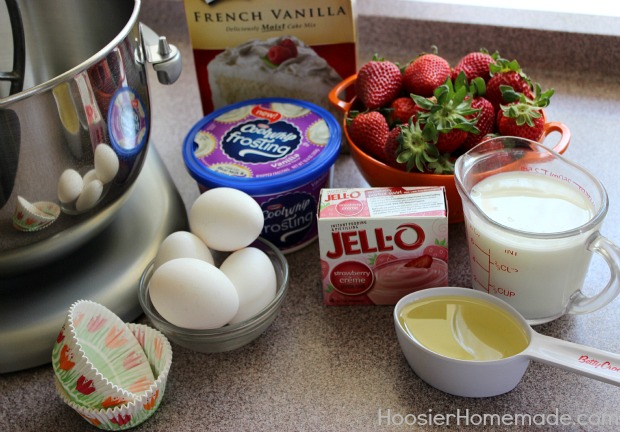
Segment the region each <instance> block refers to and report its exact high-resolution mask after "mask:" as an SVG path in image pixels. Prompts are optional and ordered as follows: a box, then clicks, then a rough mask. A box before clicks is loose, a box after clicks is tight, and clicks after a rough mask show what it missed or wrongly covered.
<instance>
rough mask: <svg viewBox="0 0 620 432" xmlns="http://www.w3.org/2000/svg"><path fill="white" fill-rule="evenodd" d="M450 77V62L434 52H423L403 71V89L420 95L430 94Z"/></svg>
mask: <svg viewBox="0 0 620 432" xmlns="http://www.w3.org/2000/svg"><path fill="white" fill-rule="evenodd" d="M449 77H450V64H449V63H448V61H447V60H445V59H444V58H442V57H440V56H438V55H436V54H423V55H421V56H419V57H417V58H416V59H414V60H413V61H412V62H411V63H409V65H408V66H407V67H406V68H405V72H403V86H404V87H405V90H407V91H408V92H410V93H414V94H416V95H420V96H425V97H426V96H432V95H433V92H434V91H435V89H436V88H437V87H439V86H440V85H442V84H443V83H444V81H445V80H446V78H449Z"/></svg>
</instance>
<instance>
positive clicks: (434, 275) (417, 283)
mask: <svg viewBox="0 0 620 432" xmlns="http://www.w3.org/2000/svg"><path fill="white" fill-rule="evenodd" d="M318 229H319V247H320V254H321V271H322V281H323V283H322V285H323V296H324V300H325V304H327V305H366V304H377V305H393V304H396V303H397V302H398V300H399V299H401V298H402V297H403V296H405V295H406V294H409V293H411V292H413V291H417V290H420V289H424V288H431V287H439V286H448V207H447V200H446V195H445V189H444V188H443V187H392V188H387V187H385V188H349V189H322V190H321V196H320V203H319V208H318Z"/></svg>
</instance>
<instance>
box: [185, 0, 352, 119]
mask: <svg viewBox="0 0 620 432" xmlns="http://www.w3.org/2000/svg"><path fill="white" fill-rule="evenodd" d="M184 3H185V12H186V18H187V24H188V28H189V34H190V39H191V43H192V48H193V52H194V63H195V65H196V73H197V78H198V85H199V87H200V95H201V99H202V106H203V109H204V112H205V113H209V112H211V111H212V110H214V109H218V108H222V107H224V106H227V105H230V104H232V103H236V102H241V101H244V100H248V99H255V98H261V97H290V98H295V99H301V100H305V101H307V102H312V103H314V104H316V105H319V106H322V107H324V108H326V109H328V110H330V109H331V108H332V107H331V106H330V104H329V102H328V98H327V94H328V93H329V91H330V90H331V89H332V88H333V87H334V86H335V85H336V84H338V83H339V82H340V81H342V79H343V78H346V77H348V76H350V75H353V74H354V73H355V71H356V63H355V55H356V54H355V32H354V24H353V23H354V18H353V10H352V2H351V0H314V1H311V2H310V1H307V0H287V1H281V0H245V1H216V2H209V1H204V0H184Z"/></svg>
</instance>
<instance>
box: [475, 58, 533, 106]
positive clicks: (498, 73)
mask: <svg viewBox="0 0 620 432" xmlns="http://www.w3.org/2000/svg"><path fill="white" fill-rule="evenodd" d="M489 68H490V70H491V78H490V79H489V82H488V83H487V86H486V93H485V97H486V98H487V99H488V100H489V101H490V102H491V103H492V104H493V108H494V109H495V111H496V112H497V111H498V110H499V106H500V105H501V104H503V103H505V102H508V101H507V100H505V99H504V98H503V95H502V86H509V87H512V89H513V90H514V91H515V92H517V93H523V94H524V95H525V96H527V97H528V98H531V97H532V96H533V94H532V88H531V83H530V80H529V78H528V77H527V75H525V74H524V73H523V71H522V70H521V67H520V66H519V63H517V61H516V60H513V61H511V62H509V61H508V60H506V59H501V58H500V59H497V60H496V61H495V63H492V64H491V65H489Z"/></svg>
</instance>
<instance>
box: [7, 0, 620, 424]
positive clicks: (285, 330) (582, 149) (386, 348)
mask: <svg viewBox="0 0 620 432" xmlns="http://www.w3.org/2000/svg"><path fill="white" fill-rule="evenodd" d="M377 3H378V2H377ZM358 6H359V9H358V14H359V15H358V20H357V26H358V35H359V61H360V62H363V61H365V60H367V59H369V58H370V56H371V55H372V53H373V52H380V53H381V54H383V55H384V56H385V57H388V58H394V59H395V60H401V61H403V60H406V59H408V58H410V57H411V56H412V55H414V54H415V53H417V52H419V51H422V50H427V49H428V47H429V46H430V45H432V44H435V45H438V46H439V48H440V53H442V54H443V55H444V56H446V57H447V58H448V60H450V61H451V62H454V61H456V60H457V59H458V57H459V56H460V55H463V54H464V53H466V52H467V51H469V50H475V49H478V48H479V47H482V46H484V47H487V48H488V49H490V50H495V49H498V50H499V51H500V52H501V53H502V54H503V55H504V56H505V57H510V56H512V57H514V58H518V59H520V61H521V63H522V65H524V67H526V70H527V72H528V73H529V74H530V75H531V76H533V77H536V78H537V80H538V81H540V82H541V83H542V85H543V87H545V88H546V87H553V88H555V90H556V94H555V96H554V97H553V100H552V104H551V106H550V107H549V108H548V109H547V117H548V118H549V119H550V120H553V121H561V122H563V123H565V124H566V125H567V126H568V127H569V128H570V130H571V136H572V140H571V144H570V147H569V149H568V151H567V152H566V154H565V155H566V157H568V158H569V159H571V160H572V161H574V162H577V163H579V164H581V165H583V166H584V167H586V168H587V169H589V170H591V171H592V172H593V173H594V174H595V175H596V176H597V177H598V178H599V179H600V180H601V181H602V183H603V184H604V185H605V186H606V188H607V191H608V193H609V198H610V206H609V213H608V216H607V219H606V222H605V224H604V225H603V229H602V231H603V233H604V234H605V235H606V236H607V237H608V238H610V239H611V240H612V241H614V242H616V243H618V244H620V224H619V223H618V221H620V187H618V186H619V185H620V183H619V182H618V178H617V171H616V166H615V161H617V160H620V140H619V138H618V134H617V132H616V130H615V127H616V125H617V118H618V113H619V112H620V75H619V74H618V73H617V71H616V69H617V65H618V64H619V62H620V59H619V58H618V56H619V55H620V54H618V51H619V50H618V49H617V47H618V46H619V44H620V40H619V39H618V36H617V35H613V34H593V33H588V32H584V33H579V32H572V31H567V30H565V29H564V30H562V29H559V30H558V29H553V31H545V30H538V29H536V28H527V26H522V27H520V26H519V20H518V15H513V14H511V15H510V17H511V20H510V22H511V25H510V27H498V26H494V25H485V24H479V23H459V22H458V19H455V20H445V19H440V18H435V17H433V16H428V14H427V15H424V16H421V14H420V15H416V12H415V2H413V3H412V4H407V6H406V7H404V9H403V11H404V13H406V14H405V15H403V16H402V17H387V16H385V17H384V18H383V19H382V20H377V19H375V18H373V7H376V4H374V6H373V4H370V3H369V2H367V1H360V2H358ZM448 9H449V8H448ZM556 18H558V19H561V18H566V17H563V16H560V15H558V16H557V17H556ZM141 20H142V21H143V22H144V23H146V24H148V25H149V26H151V27H152V28H153V29H154V30H156V31H157V32H158V33H160V34H162V35H166V36H167V37H168V40H169V41H170V42H171V43H173V44H175V45H177V46H178V47H179V48H180V49H181V51H182V54H183V66H184V73H183V74H182V76H181V79H180V80H179V81H178V82H177V83H175V84H174V85H173V86H170V87H164V86H161V85H159V84H157V83H155V85H152V86H151V88H152V93H153V97H152V99H153V130H152V141H153V143H154V145H155V147H156V148H157V150H158V152H159V154H160V155H161V156H162V158H163V160H164V162H165V163H166V166H167V167H168V170H169V171H170V173H171V175H172V177H173V179H174V182H175V184H176V186H177V188H178V189H179V191H180V193H181V195H182V198H183V200H184V202H185V204H186V205H187V206H189V205H190V204H191V203H192V202H193V200H194V199H195V198H196V197H197V196H198V190H197V187H196V184H195V182H194V181H193V180H192V179H191V178H190V177H189V175H188V174H187V173H186V171H185V168H184V166H183V162H182V159H181V152H180V148H181V141H182V139H183V137H184V136H185V134H186V133H187V131H188V130H189V128H190V127H191V126H192V125H193V124H194V123H195V122H196V121H198V120H199V119H200V118H201V117H202V112H201V107H200V101H199V97H198V88H197V84H196V79H195V72H194V63H193V57H192V54H191V48H190V46H189V40H188V35H187V27H186V24H185V17H184V12H183V4H182V2H181V1H179V0H144V3H143V10H142V12H141ZM455 21H457V22H455ZM565 27H566V28H570V25H569V24H566V22H565ZM601 33H603V32H601ZM405 47H406V48H405ZM543 47H544V48H543ZM614 49H615V51H614ZM151 82H154V80H151ZM553 139H554V138H553V137H549V140H553ZM363 185H366V183H365V182H364V180H363V179H362V178H361V176H360V174H359V173H358V172H357V170H356V168H355V165H354V164H353V162H352V161H351V160H350V158H349V156H348V155H346V154H343V155H342V156H341V157H340V159H339V160H338V162H337V164H336V169H335V176H334V186H363ZM449 243H450V257H449V260H450V261H449V265H450V270H449V283H450V285H453V286H471V285H470V269H469V262H468V256H467V245H466V242H465V232H464V227H463V224H455V225H451V226H450V229H449ZM318 256H319V250H318V244H317V243H316V242H315V243H313V244H311V245H309V246H308V247H306V248H304V249H302V250H300V251H298V252H295V253H292V254H289V255H288V256H287V257H288V260H289V263H290V269H291V281H290V282H291V283H290V291H289V294H288V296H287V298H286V300H285V303H284V306H283V309H282V311H281V314H280V316H279V317H278V319H277V320H276V321H275V322H274V323H273V324H272V325H271V327H270V328H269V329H268V330H267V331H266V333H265V334H264V335H262V336H261V337H260V338H258V339H257V340H255V341H254V342H252V343H251V344H249V345H247V346H245V347H243V348H241V349H239V350H236V351H233V352H229V353H223V354H202V353H195V352H192V351H190V350H187V349H184V348H182V347H179V346H176V345H175V346H173V350H174V361H173V365H172V370H171V373H170V378H169V380H168V387H167V389H166V395H165V397H164V400H163V402H162V405H161V406H160V408H159V410H158V412H157V413H156V414H155V415H154V416H153V417H152V418H151V419H150V420H148V422H147V423H145V424H143V425H141V426H139V427H137V428H136V429H135V430H144V431H183V430H188V431H189V430H213V431H215V430H217V431H225V430H226V431H242V430H245V431H250V430H251V431H284V430H311V431H341V430H357V431H367V430H382V429H388V430H389V429H407V430H416V429H418V428H419V427H421V425H420V424H418V425H407V424H406V423H407V422H412V421H413V419H414V417H417V419H418V421H423V420H425V419H427V418H428V417H425V418H423V416H428V415H429V414H434V415H461V418H460V422H461V423H460V427H459V429H462V428H464V427H465V424H466V423H465V422H466V421H467V419H469V421H470V426H471V425H474V424H481V422H482V421H483V416H484V415H493V414H497V415H498V416H499V417H501V416H504V415H514V414H523V415H530V416H532V417H533V420H534V421H540V420H541V419H542V418H543V417H545V420H546V421H548V422H549V421H553V420H554V417H553V416H555V415H558V414H559V415H562V414H566V415H569V416H570V417H571V418H572V419H574V420H578V416H582V417H581V418H580V420H582V421H585V422H587V421H588V420H590V424H586V425H579V424H577V423H575V424H572V425H569V426H564V427H563V430H617V426H615V427H614V426H597V425H596V424H592V423H593V422H597V421H602V420H601V419H603V417H604V416H615V415H620V414H619V413H618V406H617V405H618V401H619V400H620V389H619V388H618V387H615V386H612V385H609V384H604V383H601V382H598V381H595V380H592V379H588V378H586V377H583V376H580V375H577V374H573V373H569V372H566V371H563V370H561V369H558V368H554V367H551V366H548V365H545V364H541V363H531V364H530V366H529V369H528V370H527V372H526V374H525V376H524V377H523V380H522V381H521V383H520V384H519V385H518V386H517V387H516V388H515V389H514V390H513V391H511V392H509V393H507V394H504V395H501V396H497V397H493V398H486V399H468V398H460V397H454V396H450V395H447V394H444V393H442V392H440V391H438V390H436V389H434V388H432V387H430V386H429V385H427V384H426V383H424V382H423V381H422V380H420V379H419V378H418V377H417V376H416V375H415V373H414V372H413V371H412V370H411V369H410V367H409V366H408V364H407V362H406V360H405V358H404V356H403V355H402V352H401V350H400V348H399V346H398V343H397V341H396V337H395V333H394V328H393V323H392V307H383V306H377V307H326V306H324V305H323V301H322V294H321V287H320V276H319V275H320V265H319V259H318ZM607 278H608V270H607V267H606V265H605V264H604V263H603V262H602V260H601V259H598V258H595V260H594V262H593V265H592V267H591V270H590V272H589V274H588V277H587V285H588V287H592V288H588V292H593V291H594V290H596V289H598V287H601V286H602V284H604V283H605V281H606V280H607ZM141 321H143V322H144V321H146V320H145V318H141ZM619 324H620V299H616V300H615V301H613V302H612V303H611V304H609V305H608V306H606V307H605V308H604V309H602V310H600V311H598V312H595V313H592V314H588V315H582V316H564V317H562V318H559V319H557V320H555V321H553V322H551V323H548V324H545V325H542V326H537V327H536V330H537V331H539V332H540V333H542V334H545V335H549V336H553V337H558V338H561V339H565V340H569V341H573V342H577V343H582V344H585V345H589V346H593V347H596V348H600V349H603V350H608V351H613V352H620V325H619ZM467 415H469V417H466V416H467ZM584 415H585V416H584ZM499 417H497V418H499ZM497 418H496V419H497ZM455 421H456V420H455V418H454V417H453V422H452V424H453V425H454V422H455ZM398 423H401V424H400V425H399V424H398ZM427 427H428V428H431V427H429V426H427ZM439 427H441V426H432V428H439ZM513 427H514V426H512V427H511V426H508V425H505V426H498V425H497V423H495V424H491V420H489V419H487V424H486V426H479V427H478V429H479V430H503V429H506V430H508V429H512V428H513ZM549 427H550V426H547V427H543V429H546V428H549ZM89 429H92V430H96V429H95V428H91V427H89V425H88V424H87V423H86V422H85V421H84V420H83V419H81V418H80V417H79V416H78V415H77V414H76V413H75V412H73V411H72V410H71V409H70V408H69V407H67V406H65V405H64V404H63V403H62V402H61V400H60V399H59V398H58V397H57V396H56V394H55V390H54V385H53V371H52V368H51V366H50V365H46V366H41V367H37V368H33V369H28V370H25V371H21V372H14V373H10V374H5V375H3V376H1V377H0V430H6V431H44V430H63V431H72V430H76V431H77V430H80V431H83V430H89ZM520 429H523V428H520Z"/></svg>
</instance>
